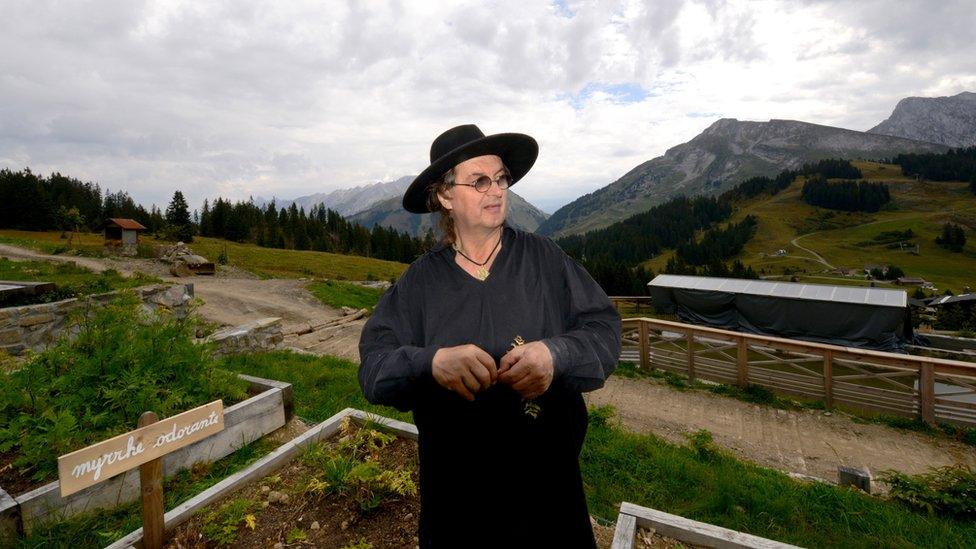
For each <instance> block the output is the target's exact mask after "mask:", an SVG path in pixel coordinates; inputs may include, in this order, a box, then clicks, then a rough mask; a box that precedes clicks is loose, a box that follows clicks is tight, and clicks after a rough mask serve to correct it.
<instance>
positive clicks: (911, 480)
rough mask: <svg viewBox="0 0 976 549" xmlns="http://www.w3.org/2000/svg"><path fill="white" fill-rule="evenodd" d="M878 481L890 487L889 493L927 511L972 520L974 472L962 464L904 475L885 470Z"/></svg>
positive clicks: (975, 514) (974, 512) (975, 504)
mask: <svg viewBox="0 0 976 549" xmlns="http://www.w3.org/2000/svg"><path fill="white" fill-rule="evenodd" d="M879 480H881V481H882V482H885V483H886V484H888V486H889V487H890V492H889V496H890V497H891V498H892V499H894V500H896V501H900V502H901V503H903V504H905V505H907V506H909V507H912V508H915V509H919V510H922V511H926V512H928V513H930V514H938V515H943V516H947V517H951V518H955V519H960V520H972V519H976V471H973V470H972V469H970V468H969V467H967V466H964V465H952V466H947V467H939V468H937V469H931V470H930V471H929V472H927V473H921V474H918V475H906V474H904V473H899V472H898V471H885V472H883V473H882V474H881V475H880V476H879Z"/></svg>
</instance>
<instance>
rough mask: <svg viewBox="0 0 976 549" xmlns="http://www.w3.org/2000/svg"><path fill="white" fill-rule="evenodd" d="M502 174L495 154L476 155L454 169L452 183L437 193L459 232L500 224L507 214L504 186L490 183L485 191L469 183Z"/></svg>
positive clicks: (502, 167)
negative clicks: (442, 191)
mask: <svg viewBox="0 0 976 549" xmlns="http://www.w3.org/2000/svg"><path fill="white" fill-rule="evenodd" d="M504 173H505V166H504V164H502V159H501V158H499V157H498V156H495V155H486V156H478V157H475V158H472V159H470V160H466V161H464V162H462V163H460V164H458V165H457V166H455V168H454V182H455V183H457V184H456V185H454V186H452V187H451V188H449V189H447V191H445V192H444V193H442V194H440V195H438V197H439V198H440V201H441V205H443V206H444V207H445V208H447V209H450V210H452V212H453V215H454V224H455V226H456V227H457V228H458V230H460V231H462V232H472V231H482V232H483V231H485V230H492V229H496V228H498V227H500V226H501V225H502V223H504V222H505V216H506V215H507V214H508V189H504V190H503V189H499V188H498V185H497V184H496V183H494V182H493V183H492V184H491V187H489V188H488V190H487V191H486V192H483V193H482V192H478V190H477V189H475V188H474V187H470V186H466V185H473V184H474V183H475V182H476V181H477V180H478V178H479V177H484V176H487V177H488V178H490V179H491V180H492V181H494V180H495V179H497V178H498V176H500V175H502V174H504Z"/></svg>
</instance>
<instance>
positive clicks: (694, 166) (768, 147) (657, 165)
mask: <svg viewBox="0 0 976 549" xmlns="http://www.w3.org/2000/svg"><path fill="white" fill-rule="evenodd" d="M946 149H947V147H946V146H944V145H939V144H934V143H925V142H920V141H913V140H910V139H905V138H901V137H891V136H887V135H878V134H872V133H865V132H858V131H854V130H845V129H842V128H834V127H831V126H821V125H818V124H810V123H807V122H798V121H795V120H770V121H769V122H748V121H740V120H736V119H733V118H723V119H721V120H718V121H716V122H715V123H714V124H712V125H711V126H709V127H708V128H706V129H705V131H703V132H702V133H701V134H699V135H698V136H696V137H695V138H694V139H692V140H691V141H689V142H687V143H683V144H681V145H677V146H675V147H672V148H670V149H668V150H667V152H666V153H665V154H664V156H659V157H657V158H654V159H652V160H649V161H647V162H644V163H643V164H641V165H639V166H637V167H636V168H634V169H632V170H630V171H629V172H627V173H626V174H624V176H623V177H621V178H620V179H618V180H616V181H614V182H613V183H611V184H610V185H608V186H606V187H603V188H602V189H598V190H596V191H594V192H592V193H590V194H587V195H584V196H582V197H580V198H578V199H576V200H574V201H573V202H570V203H569V204H567V205H565V206H563V207H562V208H560V209H559V210H557V211H556V212H555V213H553V214H552V215H551V216H550V217H549V219H547V220H546V222H545V223H543V224H542V225H541V226H540V227H539V228H538V229H537V231H536V232H538V233H540V234H546V235H551V236H556V237H558V236H565V235H568V234H576V233H582V232H586V231H589V230H593V229H599V228H602V227H606V226H607V225H610V224H611V223H614V222H616V221H620V220H623V219H626V218H627V217H630V216H631V215H634V214H636V213H640V212H643V211H646V210H648V209H650V208H651V207H652V206H655V205H657V204H660V203H662V202H665V201H667V200H668V199H670V198H672V197H674V196H677V195H681V194H683V195H686V196H693V195H697V194H717V193H720V192H721V191H724V190H726V189H728V188H730V187H732V186H734V185H735V184H737V183H739V182H741V181H742V180H744V179H746V178H749V177H753V176H757V175H765V176H774V175H776V174H777V173H779V172H780V171H782V170H784V169H787V168H789V169H793V168H799V167H800V166H802V165H803V164H804V163H806V162H812V161H816V160H821V159H824V158H848V159H858V158H860V159H882V158H889V157H892V156H894V155H897V154H899V153H903V152H942V151H944V150H946Z"/></svg>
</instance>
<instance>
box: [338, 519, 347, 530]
mask: <svg viewBox="0 0 976 549" xmlns="http://www.w3.org/2000/svg"><path fill="white" fill-rule="evenodd" d="M339 528H340V529H341V530H346V529H348V528H349V521H348V520H344V521H342V524H340V525H339Z"/></svg>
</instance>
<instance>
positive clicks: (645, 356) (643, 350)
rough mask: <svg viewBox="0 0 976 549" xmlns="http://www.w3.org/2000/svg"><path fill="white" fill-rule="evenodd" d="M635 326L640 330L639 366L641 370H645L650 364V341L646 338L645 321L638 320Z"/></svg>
mask: <svg viewBox="0 0 976 549" xmlns="http://www.w3.org/2000/svg"><path fill="white" fill-rule="evenodd" d="M637 326H638V329H639V331H640V367H641V369H642V370H647V369H649V368H650V366H651V357H650V354H651V350H650V343H649V342H648V340H647V331H648V330H647V322H644V321H643V320H638V321H637Z"/></svg>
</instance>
